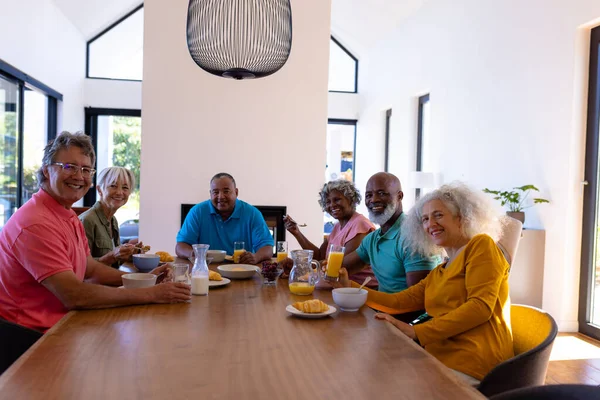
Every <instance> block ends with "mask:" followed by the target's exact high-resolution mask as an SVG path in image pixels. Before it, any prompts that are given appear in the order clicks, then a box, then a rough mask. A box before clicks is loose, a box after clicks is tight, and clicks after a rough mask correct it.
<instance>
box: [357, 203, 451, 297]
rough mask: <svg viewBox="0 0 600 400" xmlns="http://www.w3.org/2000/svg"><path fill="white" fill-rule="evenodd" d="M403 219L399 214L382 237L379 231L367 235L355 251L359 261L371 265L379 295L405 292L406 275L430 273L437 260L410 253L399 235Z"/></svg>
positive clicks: (403, 215) (436, 258) (403, 216)
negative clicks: (417, 272)
mask: <svg viewBox="0 0 600 400" xmlns="http://www.w3.org/2000/svg"><path fill="white" fill-rule="evenodd" d="M405 219H406V214H404V213H402V214H400V218H398V219H397V220H396V222H395V223H394V225H392V227H391V228H390V229H389V230H388V231H387V232H386V233H385V234H381V228H379V229H377V230H376V231H373V232H371V233H369V234H368V235H367V236H366V237H365V238H364V239H363V241H362V242H361V244H360V246H358V249H356V253H357V254H358V256H359V257H360V259H361V260H362V261H363V262H364V263H367V264H371V267H372V268H373V273H374V274H375V277H376V278H377V281H378V282H379V291H380V292H385V293H397V292H400V291H402V290H404V289H406V288H407V285H406V273H407V272H414V271H431V270H432V269H434V268H435V267H436V265H437V264H438V263H439V261H440V260H439V258H438V257H425V256H423V255H421V254H413V252H412V251H411V250H409V249H408V248H407V246H406V245H405V243H404V241H405V240H404V238H403V237H402V235H401V234H400V228H401V225H402V222H403V221H404V220H405Z"/></svg>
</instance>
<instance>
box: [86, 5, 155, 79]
mask: <svg viewBox="0 0 600 400" xmlns="http://www.w3.org/2000/svg"><path fill="white" fill-rule="evenodd" d="M143 45H144V9H143V8H140V9H139V10H138V11H136V12H134V13H133V14H131V15H130V16H129V17H127V18H126V19H125V20H123V21H121V22H120V23H119V24H118V25H115V26H114V27H113V28H112V29H110V30H109V31H108V32H106V33H104V34H103V35H101V36H99V37H97V38H95V39H92V41H90V42H89V43H88V77H90V78H108V79H129V80H139V81H141V80H142V70H143V68H142V64H143Z"/></svg>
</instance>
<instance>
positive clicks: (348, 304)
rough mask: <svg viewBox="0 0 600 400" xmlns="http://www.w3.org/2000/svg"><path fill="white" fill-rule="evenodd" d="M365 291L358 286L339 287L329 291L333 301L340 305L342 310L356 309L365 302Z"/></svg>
mask: <svg viewBox="0 0 600 400" xmlns="http://www.w3.org/2000/svg"><path fill="white" fill-rule="evenodd" d="M367 293H368V292H367V291H366V290H365V289H360V291H359V290H358V288H339V289H333V291H332V292H331V294H332V296H333V302H334V303H335V304H337V305H338V306H340V309H341V310H342V311H358V309H359V308H361V307H362V306H363V305H364V304H365V303H366V302H367Z"/></svg>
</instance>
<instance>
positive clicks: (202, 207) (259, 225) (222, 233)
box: [177, 199, 273, 254]
mask: <svg viewBox="0 0 600 400" xmlns="http://www.w3.org/2000/svg"><path fill="white" fill-rule="evenodd" d="M239 241H243V242H245V243H246V250H247V251H252V252H253V253H256V252H257V251H258V249H260V248H261V247H264V246H273V236H272V235H271V233H270V232H269V228H268V227H267V223H266V222H265V219H264V218H263V216H262V214H261V213H260V211H258V209H257V208H256V207H254V206H252V205H250V204H248V203H246V202H245V201H242V200H240V199H237V200H236V201H235V208H234V209H233V213H232V214H231V216H230V217H229V218H227V219H226V220H225V221H223V218H221V216H220V215H219V213H218V212H217V210H216V209H215V207H214V206H213V205H212V203H211V201H210V200H206V201H203V202H202V203H199V204H196V205H195V206H194V207H192V209H191V210H190V212H189V213H188V215H187V216H186V217H185V221H184V222H183V226H182V227H181V229H180V230H179V233H178V234H177V242H178V243H179V242H183V243H187V244H190V245H192V244H199V243H204V244H208V245H210V249H211V250H225V251H226V252H227V254H233V242H239Z"/></svg>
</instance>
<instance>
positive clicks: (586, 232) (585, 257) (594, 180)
mask: <svg viewBox="0 0 600 400" xmlns="http://www.w3.org/2000/svg"><path fill="white" fill-rule="evenodd" d="M599 50H600V27H597V28H595V29H593V30H592V37H591V47H590V78H589V94H588V118H587V136H586V155H585V157H586V160H585V179H586V180H585V181H584V182H582V184H584V203H583V228H582V229H583V230H582V245H581V281H580V290H579V331H580V332H582V333H584V334H586V335H588V336H592V337H595V338H596V339H600V202H599V200H600V192H599V191H600V174H599V168H600V163H599V157H598V154H599V153H600V151H599V150H600V147H599V146H600V141H599V137H600V69H599V66H600V62H599V56H600V52H599Z"/></svg>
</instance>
